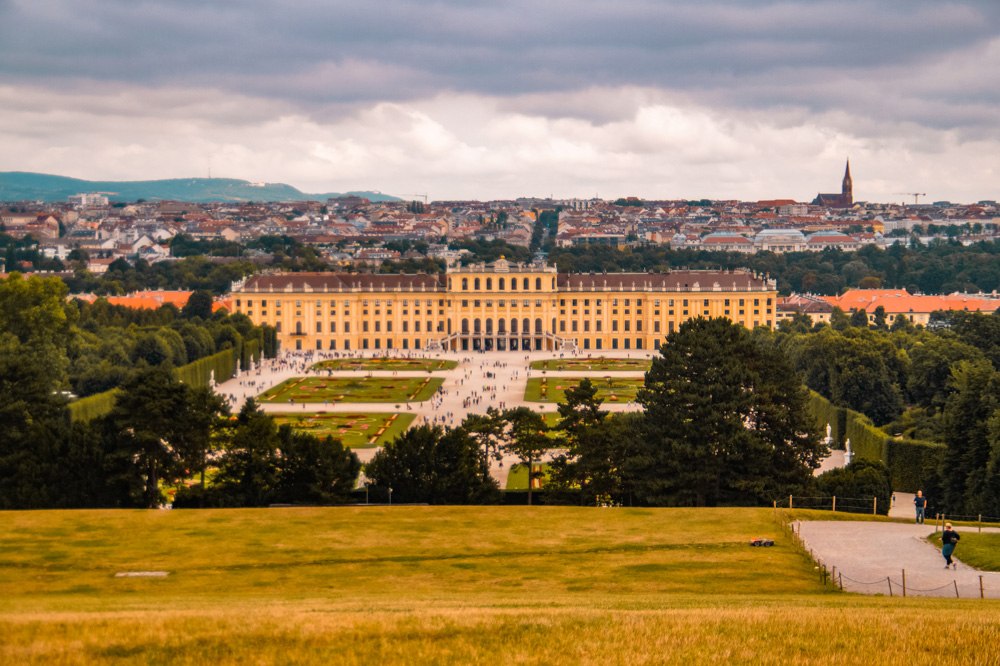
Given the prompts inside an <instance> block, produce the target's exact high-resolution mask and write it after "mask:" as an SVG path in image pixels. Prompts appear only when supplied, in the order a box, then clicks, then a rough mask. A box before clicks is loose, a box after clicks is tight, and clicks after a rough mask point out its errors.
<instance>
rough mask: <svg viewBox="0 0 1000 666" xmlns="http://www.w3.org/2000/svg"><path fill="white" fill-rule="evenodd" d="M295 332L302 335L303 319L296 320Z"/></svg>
mask: <svg viewBox="0 0 1000 666" xmlns="http://www.w3.org/2000/svg"><path fill="white" fill-rule="evenodd" d="M295 334H296V335H302V322H301V321H297V322H295Z"/></svg>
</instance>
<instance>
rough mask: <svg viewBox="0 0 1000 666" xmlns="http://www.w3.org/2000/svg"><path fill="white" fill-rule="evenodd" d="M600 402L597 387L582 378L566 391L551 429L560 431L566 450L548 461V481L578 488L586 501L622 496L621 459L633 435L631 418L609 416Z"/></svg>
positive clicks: (587, 503)
mask: <svg viewBox="0 0 1000 666" xmlns="http://www.w3.org/2000/svg"><path fill="white" fill-rule="evenodd" d="M602 402H603V400H601V399H599V398H598V397H597V388H596V387H595V386H594V385H593V384H591V382H590V380H589V379H584V380H583V381H582V382H580V384H579V385H578V386H576V387H573V388H571V389H568V390H567V391H566V402H564V403H559V406H558V410H559V416H561V417H562V420H561V421H560V422H559V424H558V425H557V426H556V428H555V429H556V430H558V431H561V432H562V433H563V439H562V442H563V445H564V446H565V447H566V452H565V453H563V454H560V455H559V456H557V457H556V458H555V459H554V460H553V462H552V466H551V470H552V472H551V476H552V483H553V484H554V485H555V486H556V487H559V486H562V487H565V488H567V489H568V488H579V489H580V495H581V497H580V499H581V501H582V503H583V504H586V505H593V504H595V503H597V502H599V501H621V500H622V497H623V494H624V491H625V479H624V465H625V459H626V457H627V456H628V452H629V449H630V445H631V443H632V439H633V438H634V436H633V433H632V432H631V431H630V427H629V425H630V422H631V421H632V420H634V419H631V418H630V416H627V415H615V416H609V415H608V412H606V411H605V410H602V409H601V403H602Z"/></svg>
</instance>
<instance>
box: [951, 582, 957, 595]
mask: <svg viewBox="0 0 1000 666" xmlns="http://www.w3.org/2000/svg"><path fill="white" fill-rule="evenodd" d="M951 582H952V584H953V585H954V586H955V598H956V599H958V581H957V580H952V581H951Z"/></svg>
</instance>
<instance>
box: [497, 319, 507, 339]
mask: <svg viewBox="0 0 1000 666" xmlns="http://www.w3.org/2000/svg"><path fill="white" fill-rule="evenodd" d="M497 333H499V334H500V335H504V334H506V333H507V320H505V319H497Z"/></svg>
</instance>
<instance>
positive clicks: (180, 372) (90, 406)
mask: <svg viewBox="0 0 1000 666" xmlns="http://www.w3.org/2000/svg"><path fill="white" fill-rule="evenodd" d="M235 359H236V354H235V353H234V352H233V350H232V349H225V350H223V351H221V352H219V353H218V354H213V355H211V356H206V357H205V358H202V359H198V360H197V361H195V362H194V363H188V364H187V365H182V366H181V367H179V368H174V376H175V377H177V379H179V380H180V381H182V382H184V383H185V384H189V385H190V386H208V382H209V380H210V379H211V378H212V371H213V370H214V371H215V381H216V382H218V383H220V384H221V383H222V382H224V381H226V380H227V379H231V378H232V376H233V375H234V374H236V362H235ZM117 395H118V389H111V390H110V391H105V392H104V393H97V394H95V395H90V396H87V397H86V398H80V399H79V400H75V401H73V402H71V403H69V405H67V418H68V419H69V422H70V423H74V422H76V421H84V422H86V421H90V420H91V419H95V418H97V417H99V416H104V415H105V414H107V413H108V412H110V411H111V409H112V408H113V407H114V406H115V397H116V396H117Z"/></svg>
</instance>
